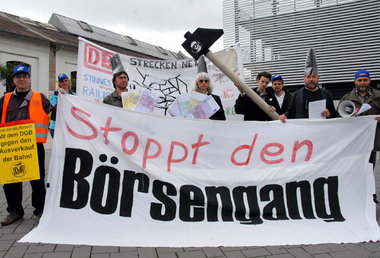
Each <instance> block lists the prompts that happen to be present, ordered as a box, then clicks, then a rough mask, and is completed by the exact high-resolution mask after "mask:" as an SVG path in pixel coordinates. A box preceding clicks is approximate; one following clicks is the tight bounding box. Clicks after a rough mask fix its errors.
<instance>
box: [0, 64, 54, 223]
mask: <svg viewBox="0 0 380 258" xmlns="http://www.w3.org/2000/svg"><path fill="white" fill-rule="evenodd" d="M13 82H14V84H15V85H16V88H15V90H14V91H13V92H10V93H7V94H5V95H4V96H3V97H1V99H0V111H1V124H4V123H6V122H12V121H19V120H27V119H30V120H32V121H33V122H34V124H35V128H36V140H37V153H38V164H39V170H40V179H39V180H32V181H30V184H31V186H32V206H33V207H34V208H35V210H34V211H33V214H34V215H35V216H37V217H38V218H40V217H41V215H42V213H43V210H44V203H45V194H46V189H45V149H44V145H43V143H45V142H46V139H47V136H48V126H49V124H48V113H49V112H50V111H51V110H52V108H53V106H52V105H51V103H50V101H49V99H48V98H46V97H45V95H43V94H42V93H40V92H37V91H33V90H31V89H30V82H31V78H30V72H29V69H28V68H27V67H26V66H23V65H19V66H17V67H16V68H15V69H14V70H13ZM3 187H4V193H5V197H6V200H7V205H8V207H7V211H8V212H9V215H8V216H7V217H6V218H5V219H3V220H2V221H1V225H3V226H6V225H10V224H12V223H13V222H15V221H17V220H19V219H22V218H23V216H24V208H23V207H22V183H21V182H19V183H12V184H4V186H3Z"/></svg>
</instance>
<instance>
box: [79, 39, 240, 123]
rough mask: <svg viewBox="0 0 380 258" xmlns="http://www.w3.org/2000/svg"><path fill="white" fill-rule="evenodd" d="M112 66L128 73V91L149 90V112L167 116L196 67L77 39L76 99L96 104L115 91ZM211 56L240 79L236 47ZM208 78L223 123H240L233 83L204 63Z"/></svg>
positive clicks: (188, 89)
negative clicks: (151, 104) (151, 96)
mask: <svg viewBox="0 0 380 258" xmlns="http://www.w3.org/2000/svg"><path fill="white" fill-rule="evenodd" d="M116 54H117V56H116V57H117V58H113V59H112V60H113V62H116V63H118V66H117V67H118V68H117V69H116V70H120V69H121V70H123V71H126V72H127V73H128V77H129V81H128V90H129V91H143V90H149V91H151V92H152V93H154V95H155V96H157V101H156V104H155V108H154V110H153V112H154V113H155V114H160V115H168V112H167V110H168V108H169V106H170V105H171V104H172V103H173V102H174V100H175V99H176V98H177V97H178V96H180V95H182V94H185V93H188V92H191V88H192V86H193V83H194V80H195V77H196V75H197V69H198V67H197V66H198V63H197V61H196V60H193V59H190V58H189V59H181V60H158V59H144V58H139V57H134V56H128V55H123V54H119V53H116V52H113V51H111V50H108V49H106V48H103V47H101V46H98V45H96V44H94V43H92V42H90V41H87V40H85V39H83V38H79V48H78V74H77V95H78V96H82V97H85V98H88V99H91V100H95V101H97V102H102V101H103V99H104V98H105V97H106V96H107V95H108V94H110V93H112V92H113V91H114V90H115V89H114V86H113V83H112V67H111V57H113V56H115V55H116ZM215 55H216V56H217V57H218V58H219V60H221V61H222V62H223V64H225V65H226V66H227V67H228V68H229V69H231V71H233V72H234V73H235V74H236V75H237V76H239V77H240V78H242V79H243V72H242V71H243V65H242V61H241V50H240V46H239V45H237V46H235V47H232V48H229V49H225V50H223V51H220V52H217V53H215ZM206 65H207V70H208V74H209V76H210V77H211V82H210V83H211V84H212V85H213V88H214V90H213V94H215V95H218V96H219V97H220V99H221V101H222V105H223V108H224V112H225V115H226V118H227V120H242V116H241V115H237V114H236V113H235V109H234V105H235V100H236V98H237V97H238V95H239V93H240V92H239V90H238V89H237V88H236V87H235V85H234V84H233V82H232V81H231V80H230V79H229V78H228V77H227V76H225V75H224V74H223V73H222V72H221V71H219V69H218V68H216V67H215V66H214V65H213V64H212V63H211V62H210V61H208V60H206Z"/></svg>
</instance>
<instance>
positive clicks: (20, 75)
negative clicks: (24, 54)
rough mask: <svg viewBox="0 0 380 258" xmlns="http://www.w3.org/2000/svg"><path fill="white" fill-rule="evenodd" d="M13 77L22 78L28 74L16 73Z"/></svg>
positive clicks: (27, 76)
mask: <svg viewBox="0 0 380 258" xmlns="http://www.w3.org/2000/svg"><path fill="white" fill-rule="evenodd" d="M15 78H17V79H21V78H23V79H25V78H29V74H16V75H15Z"/></svg>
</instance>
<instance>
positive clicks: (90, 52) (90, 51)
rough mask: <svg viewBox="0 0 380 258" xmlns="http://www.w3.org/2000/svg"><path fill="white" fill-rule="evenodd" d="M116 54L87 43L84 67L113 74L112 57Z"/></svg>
mask: <svg viewBox="0 0 380 258" xmlns="http://www.w3.org/2000/svg"><path fill="white" fill-rule="evenodd" d="M114 54H115V53H113V52H109V51H107V50H103V49H101V48H98V47H96V46H94V45H90V44H88V43H86V44H85V46H84V67H86V68H89V69H93V70H97V71H100V72H103V73H108V74H112V67H111V61H110V58H111V57H112V56H113V55H114Z"/></svg>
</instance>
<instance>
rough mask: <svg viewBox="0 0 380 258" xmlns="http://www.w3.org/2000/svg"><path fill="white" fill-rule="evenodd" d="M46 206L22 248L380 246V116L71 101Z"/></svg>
mask: <svg viewBox="0 0 380 258" xmlns="http://www.w3.org/2000/svg"><path fill="white" fill-rule="evenodd" d="M58 103H59V104H58V115H57V118H58V119H57V124H56V131H55V137H54V143H53V150H52V154H51V162H50V170H49V179H48V182H49V184H50V187H49V188H48V192H47V198H46V206H45V211H44V214H43V216H42V218H41V220H40V223H39V225H38V227H37V228H35V229H33V230H32V231H31V232H30V233H29V234H27V235H26V236H24V237H23V238H22V239H21V240H20V241H21V242H42V243H57V244H75V245H82V244H85V245H104V246H142V247H148V246H168V247H169V246H170V247H190V246H261V245H295V244H319V243H351V242H362V241H377V240H379V239H380V229H379V226H378V224H377V222H376V216H375V213H376V207H375V203H374V202H373V200H372V195H373V194H374V193H375V184H374V176H373V171H372V165H371V164H369V163H368V160H369V156H370V152H371V150H372V147H373V141H374V135H375V128H376V121H375V120H374V116H365V117H353V118H345V119H328V120H319V119H316V120H312V119H299V120H288V121H287V122H286V123H285V124H282V123H281V122H280V121H271V122H255V121H229V122H228V121H211V120H192V119H185V118H170V117H163V116H159V115H155V114H143V113H138V112H134V111H129V110H125V109H122V108H117V107H113V106H109V105H104V104H101V103H97V102H94V101H92V100H88V99H84V98H81V97H78V96H72V95H63V96H62V95H60V96H59V102H58Z"/></svg>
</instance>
